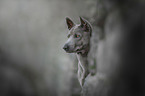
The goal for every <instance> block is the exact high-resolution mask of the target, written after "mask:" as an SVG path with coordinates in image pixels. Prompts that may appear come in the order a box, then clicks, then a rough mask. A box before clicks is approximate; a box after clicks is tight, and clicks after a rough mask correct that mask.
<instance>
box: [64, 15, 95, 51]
mask: <svg viewBox="0 0 145 96" xmlns="http://www.w3.org/2000/svg"><path fill="white" fill-rule="evenodd" d="M80 21H81V24H74V23H73V22H72V20H71V19H69V18H68V17H67V18H66V23H67V26H68V29H69V32H68V40H67V42H66V43H65V45H64V47H63V49H64V50H65V51H66V52H68V53H77V52H81V51H82V50H85V49H86V48H87V47H88V45H89V42H90V37H91V32H92V28H91V25H90V24H89V23H88V22H87V21H86V20H85V19H83V18H81V17H80Z"/></svg>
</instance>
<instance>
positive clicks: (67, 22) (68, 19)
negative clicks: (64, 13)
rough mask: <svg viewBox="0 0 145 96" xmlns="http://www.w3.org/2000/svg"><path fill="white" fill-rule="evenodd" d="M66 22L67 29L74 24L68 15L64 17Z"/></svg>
mask: <svg viewBox="0 0 145 96" xmlns="http://www.w3.org/2000/svg"><path fill="white" fill-rule="evenodd" d="M66 24H67V27H68V29H69V30H70V29H71V28H72V27H73V26H74V23H73V22H72V20H71V19H70V18H68V17H66Z"/></svg>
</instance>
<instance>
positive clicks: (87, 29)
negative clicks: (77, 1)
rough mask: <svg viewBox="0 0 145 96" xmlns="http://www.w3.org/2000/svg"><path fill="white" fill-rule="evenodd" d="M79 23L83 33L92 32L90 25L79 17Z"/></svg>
mask: <svg viewBox="0 0 145 96" xmlns="http://www.w3.org/2000/svg"><path fill="white" fill-rule="evenodd" d="M80 22H81V25H80V26H81V27H82V28H83V30H84V31H86V32H92V27H91V24H90V23H89V22H88V21H87V20H85V19H84V18H82V17H80Z"/></svg>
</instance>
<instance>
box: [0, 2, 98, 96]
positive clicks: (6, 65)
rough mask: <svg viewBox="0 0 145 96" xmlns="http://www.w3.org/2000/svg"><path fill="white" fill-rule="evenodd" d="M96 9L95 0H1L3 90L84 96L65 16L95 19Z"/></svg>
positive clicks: (26, 95) (8, 95) (7, 95)
mask: <svg viewBox="0 0 145 96" xmlns="http://www.w3.org/2000/svg"><path fill="white" fill-rule="evenodd" d="M97 10H98V9H97V2H96V0H0V96H79V95H80V91H81V88H80V86H79V83H78V80H77V78H76V75H77V74H76V70H77V67H76V64H77V63H76V62H77V60H76V57H75V55H73V54H67V53H65V52H64V50H63V49H62V47H63V45H64V43H65V41H66V40H67V31H68V30H67V26H66V24H65V17H66V16H68V17H70V18H72V20H73V21H74V22H75V23H79V16H82V17H84V18H85V19H87V20H88V21H89V22H91V23H92V25H93V22H94V19H95V18H96V17H95V16H96V12H97ZM93 34H95V33H93ZM93 52H94V51H93ZM94 55H95V53H94ZM92 63H94V62H92Z"/></svg>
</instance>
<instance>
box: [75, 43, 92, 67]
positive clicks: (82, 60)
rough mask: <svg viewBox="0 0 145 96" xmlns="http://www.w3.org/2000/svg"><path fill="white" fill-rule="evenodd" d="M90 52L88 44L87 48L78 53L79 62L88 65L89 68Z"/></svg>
mask: <svg viewBox="0 0 145 96" xmlns="http://www.w3.org/2000/svg"><path fill="white" fill-rule="evenodd" d="M89 50H90V46H89V44H88V45H87V48H85V49H82V50H81V51H79V52H77V53H76V55H77V58H78V61H79V62H80V63H82V64H83V65H87V66H88V53H89Z"/></svg>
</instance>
